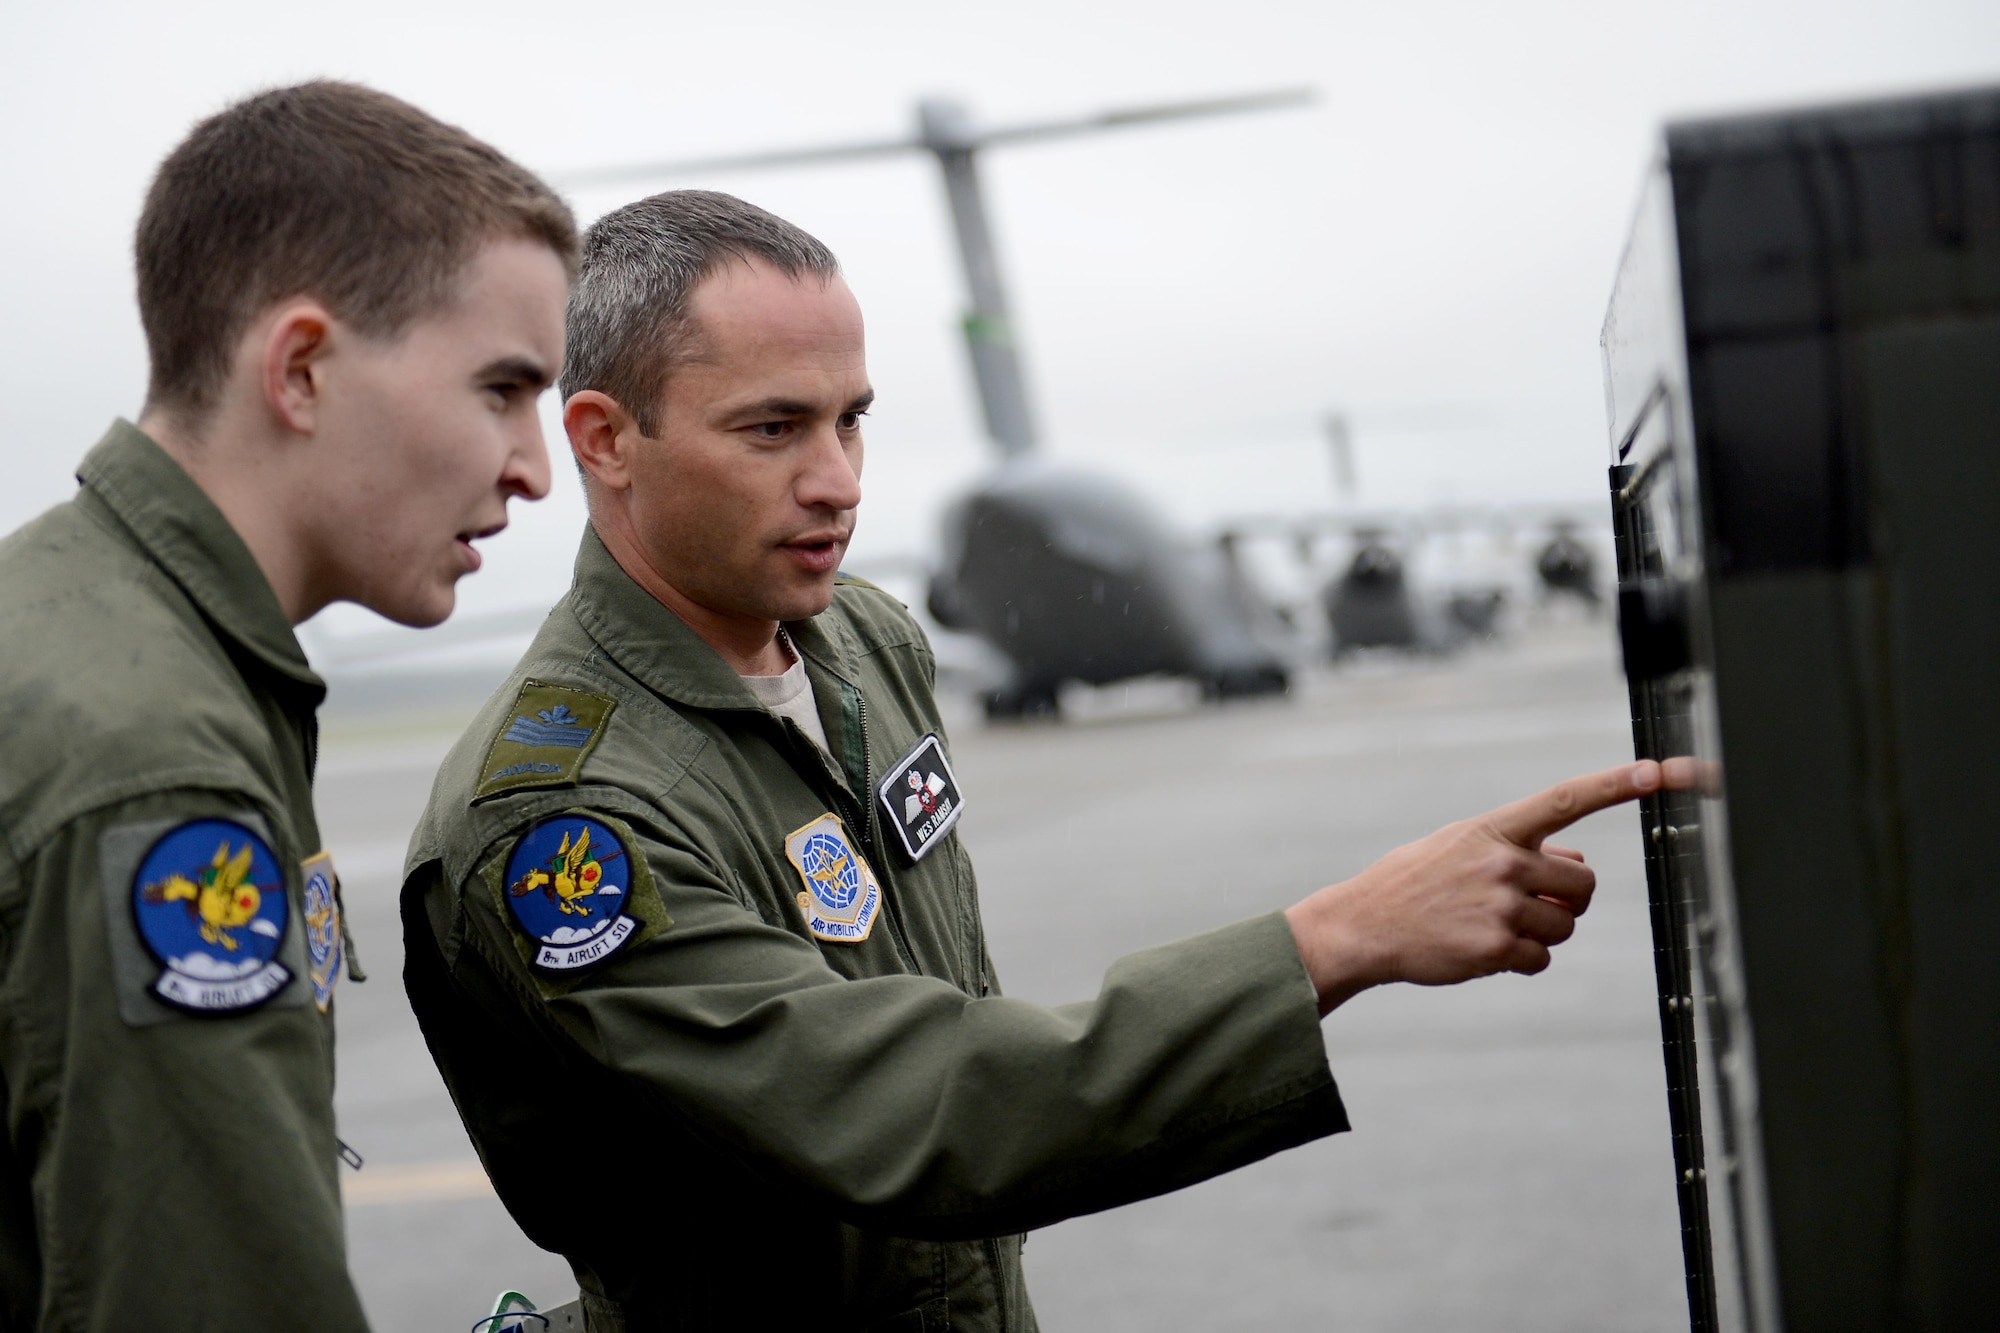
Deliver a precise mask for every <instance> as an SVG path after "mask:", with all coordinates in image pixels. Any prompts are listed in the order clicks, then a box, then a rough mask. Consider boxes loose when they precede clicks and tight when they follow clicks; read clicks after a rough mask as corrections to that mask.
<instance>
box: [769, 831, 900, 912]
mask: <svg viewBox="0 0 2000 1333" xmlns="http://www.w3.org/2000/svg"><path fill="white" fill-rule="evenodd" d="M785 856H786V859H788V860H789V861H791V863H792V867H793V869H795V870H797V871H798V872H799V878H800V879H801V880H803V881H805V886H806V887H805V891H804V892H803V893H801V894H799V910H800V911H801V912H803V913H805V918H806V929H808V930H810V931H811V932H812V933H813V937H814V938H815V939H822V940H826V941H829V942H830V943H834V944H859V943H861V941H863V940H865V939H867V938H868V932H869V931H870V930H872V929H873V928H874V926H875V914H876V913H877V912H878V911H879V910H881V907H882V886H881V884H879V883H878V882H877V881H876V879H875V872H874V871H872V870H870V869H869V868H868V863H867V862H866V861H864V860H862V859H861V853H860V852H859V851H857V850H856V849H855V846H854V842H853V839H851V838H849V837H848V836H847V826H846V825H845V824H843V823H841V822H840V816H839V815H836V814H832V813H827V814H824V815H821V816H820V817H819V818H818V819H815V820H814V821H813V822H812V823H810V824H808V825H806V826H805V827H804V828H802V829H800V830H798V831H797V832H796V833H794V834H792V836H791V837H789V838H786V839H785Z"/></svg>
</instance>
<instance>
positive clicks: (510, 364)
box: [473, 356, 555, 389]
mask: <svg viewBox="0 0 2000 1333" xmlns="http://www.w3.org/2000/svg"><path fill="white" fill-rule="evenodd" d="M473 378H474V379H478V380H482V381H486V382H489V383H490V382H492V381H494V380H507V381H511V382H512V383H515V384H525V385H529V386H531V387H533V388H537V389H546V388H547V387H548V386H549V385H550V384H552V383H554V382H555V377H554V376H553V375H551V374H550V373H549V371H548V369H547V367H545V366H543V365H542V364H541V363H540V362H539V361H534V360H531V359H530V358H528V357H525V356H503V357H501V358H500V359H499V360H497V361H489V362H487V363H486V364H485V365H483V366H481V367H480V368H479V369H478V371H477V372H475V374H474V376H473Z"/></svg>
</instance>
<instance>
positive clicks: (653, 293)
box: [562, 190, 840, 435]
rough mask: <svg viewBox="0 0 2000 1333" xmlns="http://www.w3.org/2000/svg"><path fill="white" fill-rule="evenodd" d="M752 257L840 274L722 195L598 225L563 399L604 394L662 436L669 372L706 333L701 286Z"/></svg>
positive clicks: (667, 199) (658, 205)
mask: <svg viewBox="0 0 2000 1333" xmlns="http://www.w3.org/2000/svg"><path fill="white" fill-rule="evenodd" d="M752 258H755V259H761V260H763V261H764V262H765V263H767V264H769V265H771V266H772V267H773V268H775V269H777V270H778V271H779V272H780V273H783V274H784V275H785V276H786V277H788V278H792V279H795V280H796V279H799V278H804V277H806V276H808V275H810V276H812V277H815V278H818V279H819V280H820V281H821V282H825V281H828V280H829V279H831V278H833V277H834V276H836V275H837V274H838V273H839V272H840V263H839V261H838V260H836V259H835V258H834V257H833V251H831V250H829V249H827V248H826V246H824V245H822V244H821V243H820V242H819V241H818V240H816V239H815V238H814V237H812V236H810V235H808V234H807V233H806V232H805V231H804V230H802V229H801V228H799V227H797V226H795V225H793V224H792V223H789V222H787V221H785V220H784V219H783V218H781V217H778V216H777V215H776V214H773V213H767V212H765V211H764V210H763V209H761V208H759V207H757V205H755V204H749V203H745V202H744V201H743V200H741V199H738V198H737V197H736V196H735V195H733V194H721V193H718V192H716V191H714V190H668V191H667V192H666V193H664V194H656V195H653V196H651V197H650V198H646V199H641V200H639V201H638V202H636V203H630V204H627V205H625V206H624V207H623V208H619V209H614V210H613V211H611V212H609V213H606V214H605V215H604V216H603V217H601V218H599V219H598V220H597V221H596V222H593V223H592V224H591V225H590V230H589V231H587V232H585V233H584V237H583V263H582V264H581V265H580V266H579V268H578V270H577V274H576V285H575V286H574V287H572V288H571V289H570V294H569V321H568V322H569V337H568V354H567V356H566V358H565V360H564V361H563V372H562V395H563V397H564V398H568V397H570V396H571V395H572V394H575V393H577V392H578V391H579V390H583V389H595V390H597V391H598V392H599V393H601V394H604V395H606V396H607V397H610V398H613V399H616V400H617V402H618V405H619V406H620V407H623V408H624V409H625V410H626V411H627V412H630V413H631V414H632V421H633V424H634V425H636V426H637V427H638V428H639V431H640V433H641V434H644V435H652V434H654V433H655V432H656V431H658V430H659V417H660V393H661V390H662V389H663V388H664V387H665V385H666V380H667V374H668V372H669V371H670V370H672V368H673V364H674V362H675V361H676V360H678V359H680V358H682V357H684V356H686V355H687V354H688V353H689V351H690V350H691V348H692V347H693V346H694V342H695V338H696V336H697V335H698V334H699V332H700V331H699V330H698V329H696V328H695V327H694V321H693V319H692V318H691V317H690V316H689V313H688V303H689V302H690V301H691V300H692V299H693V297H694V292H695V288H697V287H699V286H700V285H701V281H702V279H703V278H706V277H707V276H708V275H709V274H710V273H713V272H714V271H715V270H716V269H718V268H720V267H721V266H722V265H723V264H724V263H726V262H727V261H729V260H730V259H752Z"/></svg>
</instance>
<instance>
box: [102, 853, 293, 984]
mask: <svg viewBox="0 0 2000 1333" xmlns="http://www.w3.org/2000/svg"><path fill="white" fill-rule="evenodd" d="M132 918H133V923H134V924H135V925H136V926H137V927H138V932H139V940H140V942H141V943H142V944H144V945H145V948H146V952H147V953H149V954H151V955H152V958H153V961H154V962H155V963H157V964H158V965H159V969H160V970H159V973H158V975H157V976H155V977H154V979H153V981H152V983H151V986H150V987H149V989H150V990H151V992H152V993H153V995H154V996H156V997H157V998H159V999H161V1000H163V1001H165V1002H166V1003H168V1004H170V1005H172V1006H174V1007H175V1008H177V1009H184V1010H187V1011H189V1012H191V1013H203V1014H227V1013H238V1012H241V1011H243V1010H246V1009H255V1008H256V1007H257V1006H258V1005H260V1004H263V1003H264V1002H265V1001H266V1000H269V999H270V998H271V997H272V996H274V995H276V994H277V993H278V992H279V991H281V990H283V989H284V988H285V983H287V982H288V981H290V980H291V979H292V972H291V969H290V968H288V967H286V966H285V965H284V964H283V963H281V962H279V961H278V950H279V948H280V947H281V946H282V945H283V944H284V942H285V931H286V928H287V927H288V926H289V925H290V924H291V902H290V900H289V899H288V898H287V897H286V895H285V876H284V872H283V871H282V870H281V869H279V865H278V858H277V857H276V856H275V855H274V854H273V853H272V851H271V848H270V845H269V844H268V843H266V842H265V841H264V839H263V838H262V837H260V836H259V835H258V834H256V833H255V832H253V831H251V830H250V829H248V828H246V827H245V826H243V825H242V824H239V823H237V822H236V821H235V820H232V819H191V820H188V821H186V822H185V823H181V824H177V825H175V826H174V827H173V828H170V829H168V830H167V831H166V832H164V833H162V834H161V835H160V836H159V838H158V839H157V840H155V841H154V843H153V844H152V846H151V847H150V848H149V849H148V850H147V852H146V854H145V856H144V857H142V858H141V859H140V861H139V866H138V869H137V870H136V871H135V872H134V874H133V876H132Z"/></svg>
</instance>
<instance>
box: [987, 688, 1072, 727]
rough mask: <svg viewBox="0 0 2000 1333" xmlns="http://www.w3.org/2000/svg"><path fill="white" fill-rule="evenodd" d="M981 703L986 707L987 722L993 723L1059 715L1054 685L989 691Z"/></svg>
mask: <svg viewBox="0 0 2000 1333" xmlns="http://www.w3.org/2000/svg"><path fill="white" fill-rule="evenodd" d="M980 702H981V703H982V704H984V705H985V708H986V717H987V720H988V721H991V722H1018V721H1025V720H1027V719H1030V718H1054V717H1055V716H1057V713H1058V706H1057V704H1056V687H1055V686H1053V685H1030V686H1025V687H1022V688H1018V689H1012V688H1010V689H1004V690H988V691H987V692H986V694H985V695H984V696H983V697H982V698H981V699H980Z"/></svg>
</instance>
